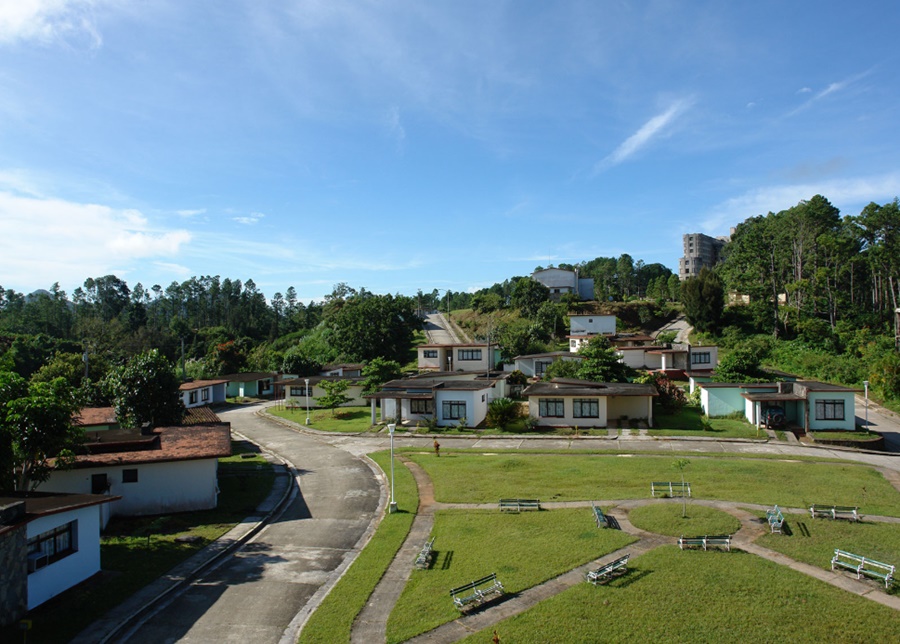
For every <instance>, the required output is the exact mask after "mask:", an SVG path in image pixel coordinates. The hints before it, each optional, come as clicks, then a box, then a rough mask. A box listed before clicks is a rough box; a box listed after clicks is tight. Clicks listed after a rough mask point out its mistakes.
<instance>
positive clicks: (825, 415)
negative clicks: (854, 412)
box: [816, 400, 844, 420]
mask: <svg viewBox="0 0 900 644" xmlns="http://www.w3.org/2000/svg"><path fill="white" fill-rule="evenodd" d="M816 420H844V401H843V400H817V401H816Z"/></svg>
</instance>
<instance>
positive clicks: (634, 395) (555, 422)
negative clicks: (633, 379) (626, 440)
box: [522, 378, 659, 427]
mask: <svg viewBox="0 0 900 644" xmlns="http://www.w3.org/2000/svg"><path fill="white" fill-rule="evenodd" d="M522 393H523V395H524V396H526V397H527V398H528V415H529V416H531V417H532V418H535V419H537V421H538V423H539V424H540V425H541V426H544V427H548V426H549V427H575V426H577V427H607V426H608V425H609V423H610V421H617V420H626V419H627V420H645V421H646V422H647V425H648V426H650V427H652V426H653V398H654V397H656V396H658V395H659V394H658V392H657V391H656V388H655V387H654V386H653V385H642V384H632V383H612V382H592V381H589V380H575V379H569V378H554V379H553V380H548V381H543V382H536V383H534V384H532V385H529V386H528V387H526V388H525V391H524V392H522Z"/></svg>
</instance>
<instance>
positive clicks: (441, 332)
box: [423, 312, 459, 344]
mask: <svg viewBox="0 0 900 644" xmlns="http://www.w3.org/2000/svg"><path fill="white" fill-rule="evenodd" d="M423 328H424V329H425V334H426V335H427V336H428V341H429V342H430V343H431V344H459V338H458V337H457V335H456V333H455V332H454V331H453V327H451V326H450V325H449V324H448V322H447V320H446V319H445V318H444V314H443V313H440V312H437V313H429V314H428V315H427V316H426V317H425V323H424V325H423Z"/></svg>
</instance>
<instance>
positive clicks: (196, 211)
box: [176, 208, 206, 218]
mask: <svg viewBox="0 0 900 644" xmlns="http://www.w3.org/2000/svg"><path fill="white" fill-rule="evenodd" d="M204 213H206V208H196V209H194V210H177V211H176V214H178V216H180V217H186V218H190V217H196V216H197V215H202V214H204Z"/></svg>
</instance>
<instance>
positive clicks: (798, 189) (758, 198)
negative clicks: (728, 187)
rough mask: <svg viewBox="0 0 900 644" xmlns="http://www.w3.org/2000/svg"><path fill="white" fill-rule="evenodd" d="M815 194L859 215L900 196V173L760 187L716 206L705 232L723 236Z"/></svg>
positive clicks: (707, 218)
mask: <svg viewBox="0 0 900 644" xmlns="http://www.w3.org/2000/svg"><path fill="white" fill-rule="evenodd" d="M814 195H823V196H824V197H825V198H826V199H828V200H829V201H830V202H831V203H833V204H834V205H835V206H837V207H838V208H840V209H842V210H843V209H854V208H855V209H857V211H854V210H848V211H847V212H845V213H844V214H848V215H855V214H858V209H859V208H860V207H861V206H864V205H865V204H867V203H869V202H870V201H884V202H887V201H890V200H892V199H894V198H895V197H896V196H898V195H900V173H897V172H894V173H889V174H884V175H877V176H870V177H857V178H853V179H833V180H828V181H818V182H806V183H795V184H788V185H780V186H763V187H760V188H756V189H754V190H750V191H748V192H745V193H744V194H742V195H738V196H736V197H732V198H731V199H728V200H726V201H724V202H723V203H721V204H718V205H717V206H715V207H714V208H713V209H712V212H713V213H714V214H710V215H709V216H708V217H706V218H705V219H704V220H703V221H702V222H701V228H702V232H707V233H713V234H722V231H724V230H727V229H728V228H729V227H731V226H736V225H737V224H739V223H740V222H742V221H744V220H745V219H747V218H748V217H755V216H757V215H765V214H766V213H769V212H778V211H781V210H785V209H786V208H790V207H791V206H795V205H797V204H798V203H799V202H801V201H803V200H804V199H809V198H810V197H813V196H814Z"/></svg>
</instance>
